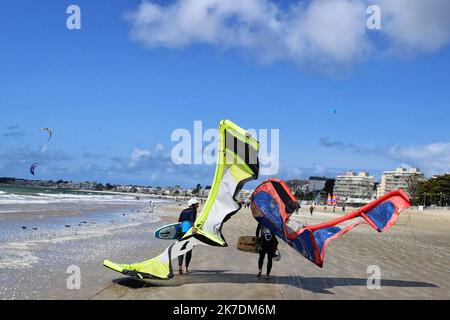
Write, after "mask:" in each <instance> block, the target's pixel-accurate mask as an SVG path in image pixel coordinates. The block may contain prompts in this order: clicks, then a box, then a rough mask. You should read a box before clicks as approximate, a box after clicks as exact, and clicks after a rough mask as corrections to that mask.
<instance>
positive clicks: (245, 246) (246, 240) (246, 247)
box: [237, 236, 281, 261]
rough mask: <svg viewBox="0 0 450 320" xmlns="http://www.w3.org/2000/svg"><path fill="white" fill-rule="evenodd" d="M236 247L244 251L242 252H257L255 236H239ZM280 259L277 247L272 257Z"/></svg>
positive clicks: (276, 259) (275, 259)
mask: <svg viewBox="0 0 450 320" xmlns="http://www.w3.org/2000/svg"><path fill="white" fill-rule="evenodd" d="M237 249H238V250H240V251H244V252H250V253H259V251H258V242H257V241H256V237H254V236H242V237H239V240H238V243H237ZM280 259H281V253H280V251H279V250H278V249H277V251H275V256H274V257H273V260H274V261H280Z"/></svg>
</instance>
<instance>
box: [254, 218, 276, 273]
mask: <svg viewBox="0 0 450 320" xmlns="http://www.w3.org/2000/svg"><path fill="white" fill-rule="evenodd" d="M256 239H258V251H259V260H258V269H259V272H258V275H257V276H256V277H257V278H261V273H262V268H263V264H264V257H265V255H266V254H267V273H266V277H267V279H268V278H269V277H270V271H271V270H272V259H273V258H274V257H275V253H276V251H277V247H278V240H277V237H276V236H275V234H273V232H272V231H271V230H270V229H269V228H266V227H263V226H262V225H261V224H259V223H258V227H257V228H256Z"/></svg>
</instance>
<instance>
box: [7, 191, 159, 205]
mask: <svg viewBox="0 0 450 320" xmlns="http://www.w3.org/2000/svg"><path fill="white" fill-rule="evenodd" d="M0 192H1V193H0V204H11V205H14V204H50V203H78V202H80V201H82V202H91V203H133V204H137V203H142V204H144V203H148V202H149V201H150V198H148V199H140V200H135V198H134V196H128V195H93V194H66V193H64V194H63V193H55V194H49V193H36V194H34V195H19V194H13V193H4V192H2V191H0ZM151 200H152V201H153V202H154V203H158V202H164V200H160V199H151Z"/></svg>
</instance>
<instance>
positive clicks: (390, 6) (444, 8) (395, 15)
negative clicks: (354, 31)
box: [378, 0, 450, 52]
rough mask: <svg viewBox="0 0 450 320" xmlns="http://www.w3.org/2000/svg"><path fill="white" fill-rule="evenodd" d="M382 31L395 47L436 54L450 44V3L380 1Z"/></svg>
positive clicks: (446, 1) (418, 0) (438, 0)
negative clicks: (435, 52)
mask: <svg viewBox="0 0 450 320" xmlns="http://www.w3.org/2000/svg"><path fill="white" fill-rule="evenodd" d="M378 2H379V5H380V7H381V10H382V19H383V20H382V21H383V29H384V31H385V32H386V33H387V34H388V36H389V37H390V38H391V39H392V40H393V41H394V43H393V45H395V46H397V47H400V48H403V47H405V46H406V48H407V49H411V50H418V51H424V52H429V51H435V50H438V49H440V48H442V47H443V46H445V45H447V44H448V43H449V41H450V19H449V15H450V1H448V0H426V1H424V0H379V1H378Z"/></svg>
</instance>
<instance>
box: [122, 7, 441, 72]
mask: <svg viewBox="0 0 450 320" xmlns="http://www.w3.org/2000/svg"><path fill="white" fill-rule="evenodd" d="M374 3H375V4H378V5H379V6H380V7H381V14H382V30H380V31H369V32H368V30H367V29H366V19H367V14H366V8H367V7H368V5H371V4H374ZM448 12H450V1H448V0H427V1H424V0H373V1H369V0H360V1H357V0H313V1H298V2H294V3H292V4H289V5H286V6H285V7H280V6H279V5H277V3H276V2H275V1H271V0H245V1H242V0H226V1H224V0H176V1H173V2H171V4H168V5H159V4H156V3H152V2H147V1H144V2H142V3H141V4H140V6H139V7H138V8H137V10H135V11H133V12H131V13H129V14H128V15H127V18H128V19H129V20H130V22H131V23H132V31H131V37H132V38H133V39H134V40H136V41H139V42H143V43H145V44H146V45H148V46H150V47H152V48H154V47H168V48H183V47H186V46H189V45H191V44H195V43H198V44H207V45H212V46H217V47H220V48H224V49H238V50H241V51H244V52H250V53H251V54H253V56H255V57H256V58H257V59H258V60H260V61H262V62H272V61H275V60H289V61H292V62H294V63H297V64H301V65H304V64H308V65H314V66H329V65H349V64H352V63H354V62H355V61H359V60H363V59H368V58H369V57H372V56H376V55H377V54H378V53H379V52H380V51H379V50H376V49H377V44H376V43H374V42H373V41H371V40H370V37H369V34H371V33H373V32H379V33H380V34H381V35H382V37H384V38H385V39H386V40H387V46H384V47H383V50H384V51H386V50H387V51H395V52H398V53H399V54H400V55H402V54H401V52H402V51H405V50H406V51H408V52H411V51H413V52H414V50H415V51H419V52H422V51H434V50H437V49H439V48H441V47H443V46H445V45H447V44H448V43H449V41H450V19H448V16H447V15H448ZM390 49H392V50H390ZM394 49H395V50H394ZM399 50H400V52H399Z"/></svg>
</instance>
